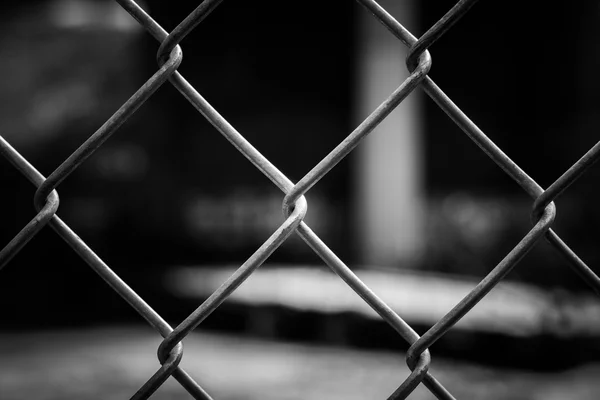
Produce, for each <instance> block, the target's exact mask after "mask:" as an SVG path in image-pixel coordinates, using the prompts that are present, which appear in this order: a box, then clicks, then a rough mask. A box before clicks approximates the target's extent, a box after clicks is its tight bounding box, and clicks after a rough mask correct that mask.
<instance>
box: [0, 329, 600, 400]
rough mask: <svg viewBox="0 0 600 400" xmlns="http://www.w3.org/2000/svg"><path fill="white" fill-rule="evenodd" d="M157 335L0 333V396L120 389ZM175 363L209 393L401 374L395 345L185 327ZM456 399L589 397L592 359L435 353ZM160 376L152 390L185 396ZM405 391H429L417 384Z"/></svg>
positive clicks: (330, 384) (307, 395) (269, 392)
mask: <svg viewBox="0 0 600 400" xmlns="http://www.w3.org/2000/svg"><path fill="white" fill-rule="evenodd" d="M159 343H160V337H159V336H158V335H157V334H155V333H154V332H153V331H152V330H150V329H149V328H148V329H145V328H143V327H107V328H94V329H87V330H73V331H49V332H39V333H23V334H16V333H2V334H0V399H2V400H20V399H28V400H42V399H43V400H58V399H79V400H95V399H103V400H117V399H118V400H120V399H128V398H129V397H130V396H131V395H132V394H133V393H135V391H136V390H137V389H138V388H139V387H140V386H142V385H143V383H144V382H145V381H146V380H147V379H148V378H149V377H150V376H151V375H152V374H153V373H154V372H155V371H156V369H158V366H159V364H158V361H157V360H156V349H157V347H158V345H159ZM184 344H185V354H184V357H183V360H182V365H183V366H184V368H185V369H186V370H187V371H188V372H189V373H190V374H191V375H192V376H193V377H194V378H195V379H197V381H198V382H199V383H200V384H201V385H203V387H204V388H205V389H206V390H207V391H208V392H209V393H210V394H211V395H212V396H213V398H214V399H215V400H218V399H221V400H254V399H262V400H271V399H273V400H274V399H278V400H300V399H302V400H313V399H330V400H337V399H346V400H353V399H356V400H358V399H385V398H387V396H388V395H389V394H390V393H392V392H393V391H394V389H395V388H396V387H397V386H398V385H400V383H401V381H402V380H403V379H404V378H405V377H406V376H407V375H408V369H407V367H406V366H405V364H404V355H403V354H400V353H389V352H373V351H358V350H352V349H347V348H333V347H322V346H311V345H299V344H289V343H277V342H267V341H260V340H255V339H249V338H244V337H239V336H231V335H224V334H223V335H221V334H207V333H194V334H192V335H191V336H189V337H188V338H187V339H186V340H185V342H184ZM432 372H433V373H434V375H435V376H436V377H437V378H438V379H439V380H440V381H441V382H442V383H443V384H444V385H445V386H446V387H447V388H448V389H449V390H450V391H451V392H452V393H453V394H454V395H455V396H456V397H457V398H458V399H484V398H485V399H494V400H495V399H511V400H515V399H533V400H537V399H546V400H548V399H550V400H552V399H572V400H583V399H597V398H599V397H600V380H598V379H597V377H598V376H600V364H598V365H595V364H594V365H586V366H581V367H579V368H577V369H572V370H569V371H565V372H561V373H552V374H542V373H532V372H528V373H525V372H521V371H516V370H493V369H489V368H482V367H479V366H476V365H470V364H466V363H463V362H454V361H451V360H443V359H439V358H435V354H434V361H433V364H432ZM190 398H191V396H189V394H187V393H186V392H185V391H184V390H183V389H182V388H181V387H180V386H179V384H178V383H177V382H175V381H174V380H173V379H170V380H169V381H167V384H166V385H165V386H163V387H162V388H161V389H160V390H159V391H158V392H157V393H156V394H155V396H154V397H153V399H165V400H166V399H173V400H179V399H182V400H183V399H190ZM409 398H410V399H413V400H421V399H423V400H424V399H432V398H433V396H432V395H431V394H430V393H429V392H428V391H427V390H426V389H425V388H423V387H419V388H418V389H417V390H416V391H415V392H414V393H413V394H412V395H411V396H410V397H409Z"/></svg>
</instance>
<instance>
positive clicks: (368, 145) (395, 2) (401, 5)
mask: <svg viewBox="0 0 600 400" xmlns="http://www.w3.org/2000/svg"><path fill="white" fill-rule="evenodd" d="M379 3H380V4H381V5H382V6H383V7H384V8H385V9H386V10H387V11H388V12H389V13H390V14H392V15H393V16H394V17H395V18H396V19H397V20H398V21H399V22H400V23H402V24H403V25H404V26H405V27H407V28H408V29H409V30H411V31H414V28H415V25H416V19H417V18H416V11H417V10H416V9H417V7H418V4H417V2H416V1H415V0H380V1H379ZM360 11H361V12H360V13H359V23H358V25H357V26H358V32H357V53H356V62H357V70H356V71H357V75H356V76H357V80H356V92H355V93H356V102H355V104H356V108H355V110H356V112H355V113H354V115H355V117H356V120H355V123H356V124H357V123H359V122H360V121H361V120H362V119H364V118H365V117H366V116H367V115H368V114H370V113H371V112H372V111H373V110H374V109H375V108H376V107H377V106H378V105H379V104H380V103H381V102H383V101H384V100H385V99H386V97H387V96H389V95H390V93H391V92H392V91H393V90H394V89H395V88H397V87H398V86H399V85H400V84H401V82H402V81H403V80H404V79H405V78H406V77H407V76H408V71H407V69H406V66H405V58H406V53H407V48H406V47H405V46H404V44H402V42H400V41H399V40H398V39H396V37H394V36H393V35H392V33H391V32H389V31H388V30H387V29H386V28H385V27H384V26H383V25H381V24H380V23H379V22H378V21H377V20H376V19H375V18H374V17H373V16H372V15H371V14H369V13H368V12H367V11H366V10H360ZM421 96H422V93H421V91H420V90H419V89H417V91H415V92H413V93H412V94H410V95H409V97H408V98H406V99H405V100H404V101H403V102H402V103H401V104H400V105H399V106H398V107H397V108H396V109H395V110H394V111H393V112H392V113H391V114H390V115H389V116H388V117H387V118H386V119H385V120H384V122H383V123H382V124H381V125H379V127H377V128H376V129H375V130H374V131H373V132H372V133H371V134H370V135H369V136H368V137H367V138H366V139H365V140H364V141H363V142H362V143H361V144H360V146H359V147H358V148H357V165H356V167H355V171H356V177H355V178H356V181H355V183H356V184H355V188H356V193H355V199H356V203H355V204H356V213H355V214H354V215H355V216H356V219H355V232H356V235H357V237H356V239H357V243H358V244H359V248H360V256H361V259H362V262H364V263H366V264H371V265H385V266H400V267H404V266H406V267H409V266H411V265H414V262H415V261H416V260H417V259H418V256H419V254H420V252H421V251H422V249H423V244H424V218H423V217H424V196H423V172H424V171H423V155H422V146H421V140H422V135H421V125H422V114H421V100H422V99H421Z"/></svg>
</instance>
